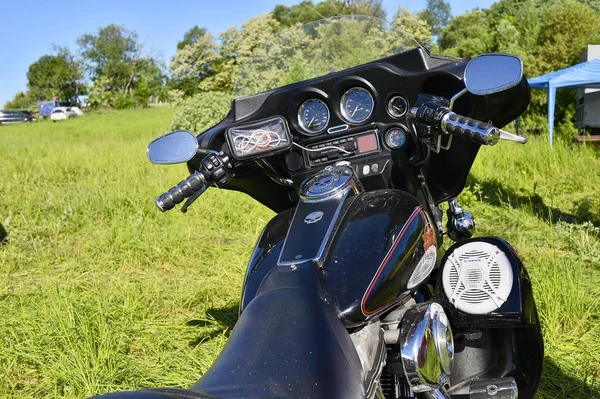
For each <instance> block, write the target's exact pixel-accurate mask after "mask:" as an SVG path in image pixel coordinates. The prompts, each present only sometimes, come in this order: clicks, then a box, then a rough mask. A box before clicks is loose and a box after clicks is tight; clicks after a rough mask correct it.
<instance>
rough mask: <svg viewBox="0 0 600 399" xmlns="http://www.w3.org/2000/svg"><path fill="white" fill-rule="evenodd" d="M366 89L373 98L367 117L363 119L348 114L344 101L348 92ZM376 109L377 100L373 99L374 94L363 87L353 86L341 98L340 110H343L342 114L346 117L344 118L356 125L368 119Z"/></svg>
mask: <svg viewBox="0 0 600 399" xmlns="http://www.w3.org/2000/svg"><path fill="white" fill-rule="evenodd" d="M353 90H354V91H364V92H365V93H367V94H368V95H369V98H371V109H370V110H369V115H367V116H366V117H365V118H363V119H360V120H358V119H354V118H353V117H352V116H350V115H348V110H347V109H346V107H344V103H345V101H346V97H347V96H348V93H350V92H351V91H353ZM374 109H375V100H374V99H373V95H372V94H371V92H370V91H369V90H367V89H365V88H363V87H358V86H357V87H352V88H350V89H348V90H346V92H345V93H344V95H343V96H342V98H341V100H340V111H341V112H342V116H343V117H344V119H345V120H346V122H348V123H352V124H355V125H358V124H361V123H363V122H364V121H366V120H367V119H369V118H370V117H371V116H372V115H373V110H374Z"/></svg>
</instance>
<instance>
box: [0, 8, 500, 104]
mask: <svg viewBox="0 0 600 399" xmlns="http://www.w3.org/2000/svg"><path fill="white" fill-rule="evenodd" d="M298 2H299V1H298V0H296V1H293V0H261V1H258V0H216V1H215V0H212V1H206V0H196V1H192V0H184V1H173V2H171V1H158V0H147V1H145V2H144V3H143V4H144V5H143V6H141V5H140V4H141V2H139V1H135V2H134V1H128V0H120V1H119V0H101V1H80V2H67V3H64V2H62V3H52V2H47V1H43V2H42V1H40V0H32V1H27V2H26V3H20V2H18V1H5V2H2V3H3V4H2V18H0V38H1V43H2V46H1V48H2V52H1V55H0V107H2V106H3V105H4V103H5V102H6V101H7V100H9V99H11V98H12V96H13V95H14V94H15V93H16V92H19V91H21V90H23V91H24V90H26V89H27V76H26V74H27V68H28V67H29V65H30V64H32V63H33V62H35V61H36V60H37V59H38V58H40V57H41V56H43V55H44V54H49V53H51V52H52V45H53V44H58V45H66V46H69V47H71V48H72V49H74V48H75V40H76V39H77V38H78V37H79V36H81V35H82V34H84V33H92V32H95V31H96V30H97V28H99V27H101V26H106V25H108V24H111V23H117V24H122V25H125V26H126V27H127V28H129V29H132V30H135V31H137V33H138V35H139V37H140V39H141V40H142V41H143V43H144V46H145V49H147V50H150V51H152V52H153V54H155V55H158V56H159V58H161V59H162V60H163V61H165V62H168V60H170V59H171V58H172V57H173V56H174V55H175V49H176V45H177V42H178V41H179V40H181V38H182V37H183V34H184V33H185V31H187V30H188V29H189V28H191V27H192V26H194V25H199V26H205V27H207V28H208V30H209V31H210V32H211V33H213V34H214V35H215V36H217V35H218V34H219V33H220V32H222V31H224V30H225V29H227V28H228V27H230V26H234V25H235V26H239V25H241V24H242V23H243V22H244V21H245V20H247V19H248V18H250V17H252V16H254V15H258V14H261V13H264V12H269V11H271V10H272V9H273V7H274V6H275V5H276V4H285V5H291V4H295V3H298ZM313 2H314V1H313ZM492 3H493V0H451V1H450V4H451V6H452V13H453V14H455V15H457V14H462V13H463V12H465V11H467V10H471V9H473V8H475V7H480V8H487V7H489V6H490V5H491V4H492ZM425 4H426V0H412V1H410V0H384V1H383V6H384V8H385V10H386V11H387V12H388V14H389V15H391V14H392V13H394V12H395V11H396V9H397V8H398V6H401V5H402V6H404V7H407V8H409V9H410V10H411V11H418V10H421V9H423V8H424V7H425Z"/></svg>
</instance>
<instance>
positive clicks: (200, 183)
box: [155, 172, 206, 212]
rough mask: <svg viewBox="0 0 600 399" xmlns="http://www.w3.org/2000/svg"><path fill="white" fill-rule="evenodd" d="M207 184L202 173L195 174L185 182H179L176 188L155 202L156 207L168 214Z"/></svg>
mask: <svg viewBox="0 0 600 399" xmlns="http://www.w3.org/2000/svg"><path fill="white" fill-rule="evenodd" d="M205 184H206V178H205V177H204V175H203V174H202V173H200V172H194V173H193V174H191V175H190V176H189V177H188V178H187V179H185V180H184V181H181V182H179V184H177V185H176V186H175V187H172V188H171V189H170V190H169V191H167V192H166V193H164V194H163V195H161V196H160V197H158V198H157V200H156V201H155V203H156V206H158V208H159V209H160V210H161V211H163V212H166V211H168V210H171V209H173V208H174V207H175V205H177V204H179V203H181V202H182V201H183V200H184V199H186V198H188V197H191V196H192V195H194V193H196V192H197V191H198V190H200V189H202V188H203V187H204V186H205Z"/></svg>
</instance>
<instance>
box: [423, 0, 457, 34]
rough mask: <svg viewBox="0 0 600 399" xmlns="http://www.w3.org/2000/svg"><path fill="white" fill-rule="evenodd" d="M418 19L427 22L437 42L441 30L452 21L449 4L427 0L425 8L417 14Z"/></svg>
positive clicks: (438, 0) (442, 1)
mask: <svg viewBox="0 0 600 399" xmlns="http://www.w3.org/2000/svg"><path fill="white" fill-rule="evenodd" d="M418 17H419V19H422V20H424V21H425V22H427V24H428V25H429V26H430V27H431V32H432V33H433V36H434V38H435V39H436V41H437V40H438V39H439V37H440V35H441V33H442V30H443V29H444V28H445V27H446V26H447V25H448V24H449V23H450V21H451V20H452V13H451V12H450V3H447V2H445V1H444V0H427V7H426V8H425V10H423V11H422V12H421V13H419V15H418Z"/></svg>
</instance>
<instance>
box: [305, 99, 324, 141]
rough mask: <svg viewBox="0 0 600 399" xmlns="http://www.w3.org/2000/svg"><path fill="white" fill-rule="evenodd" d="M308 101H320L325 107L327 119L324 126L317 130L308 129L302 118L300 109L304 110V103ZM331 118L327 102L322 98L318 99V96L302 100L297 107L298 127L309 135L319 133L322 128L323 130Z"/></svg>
mask: <svg viewBox="0 0 600 399" xmlns="http://www.w3.org/2000/svg"><path fill="white" fill-rule="evenodd" d="M310 102H317V103H321V104H322V105H323V106H324V107H325V109H326V110H327V121H326V122H325V126H323V127H322V128H321V129H319V130H310V129H309V128H308V126H306V125H305V124H304V120H303V118H302V111H303V110H304V107H306V105H307V104H308V103H310ZM330 119H331V111H330V110H329V107H328V106H327V104H325V102H324V101H323V100H319V99H318V98H309V99H308V100H306V101H304V102H303V103H302V105H300V108H298V124H299V125H300V128H301V129H302V131H303V132H304V133H305V134H308V135H310V136H314V135H317V134H319V133H321V132H322V131H323V130H325V129H326V128H327V125H329V120H330Z"/></svg>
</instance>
